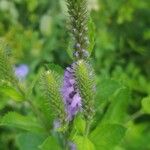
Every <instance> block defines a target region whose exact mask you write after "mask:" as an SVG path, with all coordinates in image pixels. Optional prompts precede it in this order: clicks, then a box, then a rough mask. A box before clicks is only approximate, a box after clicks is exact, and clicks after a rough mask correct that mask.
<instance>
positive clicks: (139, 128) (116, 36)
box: [0, 0, 150, 150]
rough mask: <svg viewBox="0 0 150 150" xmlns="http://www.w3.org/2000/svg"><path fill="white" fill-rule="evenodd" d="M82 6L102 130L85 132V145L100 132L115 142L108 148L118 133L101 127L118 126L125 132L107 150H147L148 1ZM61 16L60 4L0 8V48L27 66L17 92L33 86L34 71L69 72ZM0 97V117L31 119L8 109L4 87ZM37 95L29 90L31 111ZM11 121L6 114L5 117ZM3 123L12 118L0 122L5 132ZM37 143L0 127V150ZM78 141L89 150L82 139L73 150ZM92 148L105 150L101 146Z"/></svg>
mask: <svg viewBox="0 0 150 150" xmlns="http://www.w3.org/2000/svg"><path fill="white" fill-rule="evenodd" d="M88 1H89V5H88V8H89V11H90V12H91V18H92V20H93V21H94V23H95V30H96V32H95V41H96V44H95V47H94V51H93V52H92V56H93V59H92V62H93V65H94V68H95V72H96V77H97V83H99V86H97V91H98V94H97V96H96V97H97V99H96V100H97V101H96V103H97V114H96V116H97V119H96V122H99V121H100V120H102V123H104V124H105V123H108V125H107V126H101V128H102V129H101V128H96V129H95V130H94V131H93V133H92V134H91V141H92V142H93V143H94V142H95V139H92V137H93V136H94V137H96V140H100V139H101V137H99V136H100V135H98V131H100V130H102V131H103V132H104V133H103V132H101V134H102V135H105V134H106V132H105V131H107V134H106V136H105V137H103V138H102V139H101V140H102V141H105V138H106V139H109V137H110V135H109V134H110V133H111V134H112V135H111V136H112V137H115V136H116V138H115V140H114V141H111V140H110V141H109V144H110V145H112V146H116V144H117V143H118V140H120V139H121V136H122V134H121V133H124V130H125V129H124V128H123V127H122V126H119V127H118V125H109V123H119V124H123V125H124V126H126V127H127V128H128V129H127V132H126V135H125V137H124V139H123V140H122V141H121V143H120V145H119V146H117V147H116V148H115V150H149V149H150V142H149V141H150V112H149V109H150V100H149V95H150V19H149V16H150V9H149V8H150V1H148V0H141V1H139V0H88ZM67 16H68V15H67V11H66V5H65V0H58V1H56V0H38V1H37V0H0V39H2V40H5V41H6V43H8V45H9V47H10V49H12V53H13V55H14V60H13V61H14V63H15V64H16V65H18V64H27V65H28V66H29V69H30V72H29V74H28V76H27V80H26V82H25V83H23V84H24V85H23V86H27V87H28V86H29V83H31V81H32V80H34V79H35V78H36V75H37V74H38V72H39V68H40V67H41V66H42V65H46V64H47V63H48V62H53V63H56V64H60V65H61V66H62V67H63V68H64V67H65V66H67V65H68V64H70V62H71V59H70V58H69V55H68V54H67V49H68V47H69V34H68V32H67V31H68V27H67V26H68V24H67V22H68V21H67ZM91 30H93V31H94V29H91ZM90 34H92V33H90ZM92 35H93V34H92ZM91 40H93V39H91ZM127 87H128V88H127ZM31 88H32V87H31ZM3 90H4V89H3ZM3 90H0V91H1V92H0V116H2V115H4V114H5V113H7V112H8V111H17V112H19V113H22V114H29V115H30V114H32V113H31V112H30V111H28V110H29V106H28V104H26V102H23V103H21V102H20V100H18V101H13V100H12V99H15V97H9V92H15V91H13V88H12V87H6V89H5V93H4V92H3ZM37 91H38V90H37V89H34V90H33V94H34V95H36V100H37V101H38V103H37V105H38V107H39V108H40V107H41V109H42V108H43V107H44V106H42V102H41V101H42V98H41V97H40V94H38V93H39V92H37ZM13 95H14V94H13ZM142 99H143V100H142ZM108 108H109V109H108ZM43 110H44V108H43ZM46 113H47V112H46V111H45V114H46ZM13 115H14V114H13V113H12V114H11V116H13ZM103 115H104V117H102V116H103ZM16 116H17V117H18V118H19V119H18V120H19V122H14V124H15V126H17V125H18V126H20V125H22V128H25V129H26V130H30V129H31V128H33V127H34V129H35V127H36V129H37V130H38V131H39V130H41V127H40V125H36V124H37V123H36V122H34V121H33V122H32V124H30V126H28V125H27V124H24V121H28V120H30V119H31V118H30V117H29V118H28V117H27V118H25V117H23V116H21V115H19V114H17V113H16V114H15V117H16ZM7 117H8V118H7ZM0 118H1V117H0ZM10 118H11V119H12V121H13V117H10V116H9V115H8V116H5V117H4V118H3V119H2V121H1V122H2V124H8V123H9V121H10V120H11V119H10ZM101 118H103V119H101ZM32 119H33V118H32ZM49 119H50V118H49ZM130 119H131V120H130ZM132 119H133V120H132ZM22 120H23V121H22ZM11 123H12V122H11ZM12 124H13V123H12ZM93 129H94V126H93ZM112 129H114V130H113V132H111V131H112ZM117 130H119V131H117ZM108 131H110V133H108ZM119 133H120V134H119ZM29 138H31V139H35V140H33V141H34V142H31V141H30V142H29V140H28V139H29ZM43 139H44V138H43V136H39V135H38V136H37V135H36V133H34V134H30V133H21V134H20V133H18V130H16V129H12V128H5V127H3V126H0V150H17V149H18V150H27V149H31V150H36V147H37V143H39V141H40V142H41V141H43ZM82 140H83V141H84V142H87V143H88V144H90V146H89V147H93V145H92V143H90V142H88V139H82V137H77V138H76V137H75V141H76V142H77V143H78V142H81V141H82ZM23 141H24V142H23ZM47 141H52V142H53V140H52V137H48V138H47V140H46V141H45V143H43V144H42V142H41V144H42V145H41V146H40V148H41V149H42V150H43V149H44V150H46V148H45V147H48V145H47V144H48V143H47ZM55 142H56V141H54V143H55ZM88 144H87V145H88ZM99 144H100V145H102V146H103V147H104V148H103V149H104V150H107V147H105V146H107V144H105V143H102V142H100V143H99ZM29 145H30V146H31V147H30V148H29ZM43 147H44V148H43ZM47 149H48V148H47ZM56 149H59V148H57V147H56ZM85 149H86V148H85ZM91 149H92V148H91ZM103 149H102V150H103Z"/></svg>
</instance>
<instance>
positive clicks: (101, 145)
mask: <svg viewBox="0 0 150 150" xmlns="http://www.w3.org/2000/svg"><path fill="white" fill-rule="evenodd" d="M125 131H126V128H124V127H123V126H121V125H118V124H103V125H101V124H99V125H98V126H97V128H96V129H95V130H94V131H93V132H92V133H91V135H90V139H91V141H92V142H93V143H94V144H95V147H96V149H97V150H112V149H113V148H114V147H115V146H117V145H118V144H119V143H120V141H121V140H122V138H123V137H124V135H125Z"/></svg>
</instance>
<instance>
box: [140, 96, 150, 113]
mask: <svg viewBox="0 0 150 150" xmlns="http://www.w3.org/2000/svg"><path fill="white" fill-rule="evenodd" d="M142 110H143V111H144V112H145V113H147V114H150V96H149V97H145V98H143V100H142Z"/></svg>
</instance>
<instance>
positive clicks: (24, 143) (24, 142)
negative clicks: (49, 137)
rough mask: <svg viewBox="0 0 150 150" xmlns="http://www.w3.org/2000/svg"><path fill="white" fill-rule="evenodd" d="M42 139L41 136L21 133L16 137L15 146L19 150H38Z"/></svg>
mask: <svg viewBox="0 0 150 150" xmlns="http://www.w3.org/2000/svg"><path fill="white" fill-rule="evenodd" d="M44 139H45V138H44V136H43V135H41V134H33V133H32V134H31V133H23V134H20V135H19V136H17V138H16V144H17V146H18V148H19V150H38V147H39V145H41V143H42V142H43V141H44Z"/></svg>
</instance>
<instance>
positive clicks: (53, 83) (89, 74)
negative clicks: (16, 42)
mask: <svg viewBox="0 0 150 150" xmlns="http://www.w3.org/2000/svg"><path fill="white" fill-rule="evenodd" d="M66 3H67V6H68V13H69V15H70V32H71V33H72V35H71V36H72V40H71V41H70V47H69V49H68V53H69V55H70V56H71V58H72V59H73V62H72V64H71V65H70V66H69V67H67V68H66V69H65V71H63V70H62V69H61V67H59V66H58V65H54V64H49V65H47V66H46V67H45V69H43V68H42V69H41V70H40V73H39V74H38V75H37V76H36V77H35V80H34V81H33V82H32V83H31V85H30V86H29V87H27V85H25V84H24V83H23V82H22V80H20V79H18V78H17V77H16V75H15V73H14V66H15V65H14V63H13V59H12V57H11V52H10V50H9V49H8V48H7V46H6V45H5V44H2V43H1V47H0V91H1V93H3V95H5V96H9V97H10V98H11V99H13V100H15V101H16V102H20V103H22V105H23V106H24V107H25V112H24V111H19V112H12V111H11V112H8V113H7V114H5V115H4V116H3V117H1V119H0V124H1V125H2V126H9V127H15V128H19V129H21V130H19V132H20V133H21V134H20V135H19V136H18V137H17V138H16V143H17V145H18V147H19V149H21V150H27V149H30V150H32V149H41V150H61V149H63V150H69V149H71V150H74V149H78V150H112V149H115V148H116V146H118V148H119V144H120V143H121V140H122V139H123V137H124V136H125V133H126V128H127V127H128V125H129V124H130V121H131V120H129V118H128V116H127V114H126V109H127V106H128V104H129V102H130V90H129V89H128V88H127V87H124V86H122V85H120V84H119V83H117V82H115V81H111V84H110V82H107V81H106V82H102V83H103V84H101V85H100V87H99V86H98V88H97V87H96V80H95V75H94V69H93V67H92V65H91V62H90V55H91V53H92V50H93V47H94V25H93V22H92V21H91V19H90V18H89V14H88V11H87V8H86V3H87V2H86V0H66ZM63 72H64V73H63ZM109 84H110V85H109ZM96 91H97V92H96ZM37 92H39V93H40V94H38V95H40V97H39V96H36V93H37ZM97 97H101V101H99V100H98V98H97ZM148 103H149V98H146V99H144V100H143V108H144V109H143V110H144V111H145V112H146V113H149V109H148V107H147V105H148ZM140 113H141V112H140ZM131 119H134V117H133V118H131ZM25 131H26V132H25Z"/></svg>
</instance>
